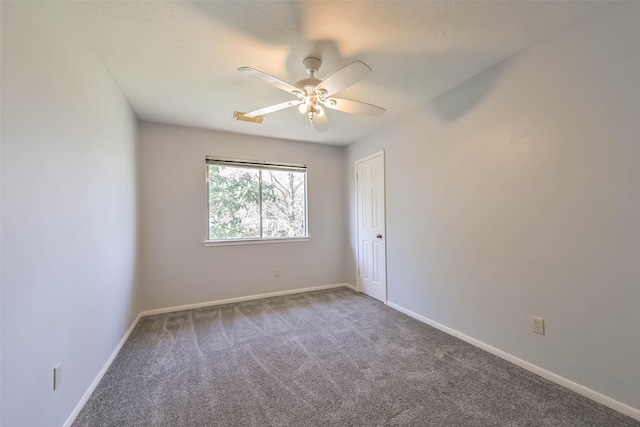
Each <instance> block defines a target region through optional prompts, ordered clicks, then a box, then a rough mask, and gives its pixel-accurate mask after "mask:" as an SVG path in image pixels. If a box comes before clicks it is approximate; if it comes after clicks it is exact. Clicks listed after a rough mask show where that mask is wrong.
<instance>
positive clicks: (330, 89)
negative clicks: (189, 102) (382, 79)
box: [234, 57, 386, 132]
mask: <svg viewBox="0 0 640 427" xmlns="http://www.w3.org/2000/svg"><path fill="white" fill-rule="evenodd" d="M302 65H304V68H305V70H306V71H307V73H309V77H308V78H306V79H302V80H300V81H298V82H297V83H295V84H290V83H287V82H285V81H283V80H280V79H278V78H277V77H274V76H271V75H269V74H267V73H264V72H262V71H259V70H256V69H255V68H251V67H240V68H238V71H240V72H243V73H245V74H249V75H252V76H254V77H257V78H259V79H262V80H264V81H265V82H267V83H269V84H270V85H271V86H273V87H276V88H278V89H280V90H284V91H285V92H289V93H290V94H292V95H293V96H295V97H296V98H297V99H296V100H293V101H286V102H281V103H280V104H275V105H271V106H268V107H264V108H260V109H259V110H255V111H251V112H248V113H244V114H243V117H244V118H256V117H259V116H261V117H263V116H264V115H265V114H269V113H274V112H276V111H280V110H284V109H285V108H290V107H296V106H297V107H298V111H300V112H301V113H303V114H305V115H306V116H307V118H308V119H309V122H310V123H311V126H312V127H313V128H314V129H315V130H316V131H317V132H325V131H327V130H328V129H329V125H328V123H327V114H326V112H325V110H324V108H323V107H326V108H330V109H332V110H338V111H342V112H345V113H350V114H361V115H367V116H371V117H381V116H382V115H383V114H384V113H385V111H386V110H385V109H384V108H382V107H378V106H376V105H372V104H367V103H366V102H360V101H354V100H351V99H343V98H335V97H333V95H334V94H335V93H337V92H340V91H341V90H343V89H346V88H347V87H349V86H351V85H353V84H354V83H357V82H358V81H360V80H361V79H362V78H364V77H365V76H366V75H367V74H369V73H370V72H371V68H370V67H369V66H368V65H367V64H365V63H364V62H362V61H354V62H352V63H350V64H348V65H346V66H344V67H342V68H340V69H339V70H337V71H334V72H333V73H332V74H330V75H329V76H327V78H325V79H324V80H320V79H317V78H316V77H315V74H316V72H318V70H319V69H320V66H321V65H322V61H321V60H320V59H319V58H316V57H307V58H305V59H304V61H302ZM234 117H235V115H234ZM236 118H237V119H238V120H241V119H240V118H238V117H236ZM261 122H262V121H260V123H261Z"/></svg>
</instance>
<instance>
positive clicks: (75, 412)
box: [62, 313, 142, 427]
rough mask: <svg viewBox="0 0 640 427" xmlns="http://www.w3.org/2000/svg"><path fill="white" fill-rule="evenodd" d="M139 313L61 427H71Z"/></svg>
mask: <svg viewBox="0 0 640 427" xmlns="http://www.w3.org/2000/svg"><path fill="white" fill-rule="evenodd" d="M140 314H141V313H139V314H138V316H137V317H136V318H135V320H134V321H133V322H132V323H131V326H129V329H127V332H126V333H125V334H124V336H123V337H122V339H121V340H120V342H119V343H118V345H117V346H116V348H115V349H114V350H113V352H112V353H111V356H109V358H108V359H107V361H106V362H105V364H104V366H103V367H102V369H101V370H100V372H98V375H96V377H95V378H94V380H93V382H92V383H91V384H90V385H89V388H88V389H87V391H86V392H85V393H84V395H83V396H82V399H80V402H78V404H77V405H76V407H75V408H74V409H73V412H72V413H71V415H69V418H67V421H65V422H64V424H63V425H62V427H71V424H73V422H74V421H75V420H76V417H77V416H78V414H79V413H80V411H82V408H84V405H85V404H86V403H87V400H89V398H90V397H91V395H92V394H93V391H94V390H95V389H96V387H97V386H98V384H99V383H100V380H102V377H104V374H106V373H107V370H108V369H109V366H111V364H112V363H113V361H114V360H115V358H116V356H117V355H118V353H120V350H121V349H122V346H123V345H124V343H125V342H127V339H129V335H131V332H133V330H134V329H135V328H136V325H137V324H138V321H139V320H140V318H141V317H142V316H141V315H140Z"/></svg>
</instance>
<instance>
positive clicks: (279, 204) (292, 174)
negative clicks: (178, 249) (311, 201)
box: [207, 158, 307, 242]
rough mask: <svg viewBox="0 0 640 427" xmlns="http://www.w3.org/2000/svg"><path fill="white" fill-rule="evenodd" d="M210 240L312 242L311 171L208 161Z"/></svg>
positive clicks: (233, 161) (290, 166) (266, 165)
mask: <svg viewBox="0 0 640 427" xmlns="http://www.w3.org/2000/svg"><path fill="white" fill-rule="evenodd" d="M207 183H208V190H209V227H208V241H215V242H220V241H242V240H267V239H290V238H301V237H307V194H306V193H307V168H306V166H304V165H286V164H274V163H261V162H251V161H240V160H223V159H214V158H207Z"/></svg>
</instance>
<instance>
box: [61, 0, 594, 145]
mask: <svg viewBox="0 0 640 427" xmlns="http://www.w3.org/2000/svg"><path fill="white" fill-rule="evenodd" d="M601 5H602V3H595V2H568V1H563V2H560V1H550V2H547V1H536V2H523V1H512V2H493V1H492V2H484V1H473V2H426V1H420V2H409V1H400V2H399V1H349V2H333V1H307V2H302V1H280V2H270V1H256V2H251V1H216V2H165V1H150V2H109V1H106V2H70V3H69V7H70V8H71V10H72V11H73V13H74V15H75V16H76V18H77V20H78V24H79V26H80V28H81V31H82V32H83V33H84V35H85V36H86V37H87V39H88V42H89V43H90V45H91V46H92V47H93V48H94V49H95V50H96V51H97V53H98V54H99V55H100V56H101V58H102V60H103V61H104V63H105V64H106V66H107V67H108V68H109V70H110V71H111V73H112V74H113V76H114V78H115V80H116V81H117V83H118V85H119V86H120V88H121V89H122V91H123V92H124V95H125V96H126V97H127V99H128V101H129V103H130V104H131V106H132V107H133V109H134V111H135V112H136V114H137V115H138V117H139V118H140V119H143V120H149V121H156V122H164V123H172V124H179V125H185V126H195V127H202V128H210V129H219V130H226V131H231V132H239V133H246V134H254V135H264V136H270V137H277V138H286V139H294V140H301V141H313V142H323V143H332V144H345V143H349V142H352V141H354V140H356V139H358V138H360V137H362V136H364V135H366V134H369V133H371V132H372V131H374V130H375V129H376V128H377V127H379V126H382V125H384V123H386V122H388V121H389V120H393V119H394V118H396V117H398V116H399V115H402V114H404V113H407V112H409V111H410V110H411V109H412V108H415V107H416V106H419V105H422V104H424V103H426V102H427V101H429V100H430V99H433V98H434V97H435V96H437V95H439V94H441V93H443V92H444V91H446V90H448V89H450V88H452V87H453V86H455V85H457V84H459V83H461V82H462V81H464V80H466V79H468V78H469V77H471V76H473V75H475V74H477V73H478V72H480V71H482V70H484V69H486V68H488V67H489V66H491V65H493V64H495V63H497V62H499V61H501V60H503V59H505V58H507V57H508V56H510V55H512V54H514V53H516V52H518V51H519V50H521V49H523V48H524V47H526V46H528V45H530V44H532V43H534V42H535V41H537V40H540V39H541V38H544V37H545V36H548V35H549V34H551V33H553V32H555V31H558V30H559V29H560V28H562V27H565V26H567V25H569V24H570V23H572V22H574V21H576V20H577V19H580V18H581V17H583V16H584V15H586V14H588V13H590V12H591V11H593V10H595V9H596V8H598V7H600V6H601ZM309 55H314V56H318V57H320V58H322V60H323V64H322V67H321V69H320V71H319V72H318V73H317V77H319V78H323V77H325V76H326V75H328V74H329V73H330V72H332V71H334V70H335V69H337V68H339V67H342V66H344V65H346V64H348V63H349V62H351V61H353V60H356V59H360V60H362V61H364V62H365V63H367V64H368V65H369V66H370V67H371V68H373V72H372V73H370V74H369V75H368V76H367V77H365V78H364V79H363V80H361V81H360V82H359V83H356V84H355V85H353V86H351V87H349V88H347V89H346V90H344V91H343V92H341V93H340V94H339V96H341V97H344V98H350V99H356V100H361V101H365V102H368V103H372V104H376V105H380V106H382V107H385V108H386V109H387V113H386V114H385V116H384V117H382V118H379V119H376V118H366V117H359V116H354V115H350V114H346V113H342V112H338V111H332V110H330V111H328V112H327V117H328V120H329V128H330V129H329V131H328V132H326V133H322V134H318V133H316V132H315V131H314V130H313V129H312V128H311V127H310V125H309V123H308V122H307V121H306V120H305V117H304V115H303V114H301V113H299V112H298V111H297V109H296V108H291V109H288V110H283V111H280V112H276V113H273V114H270V115H268V116H267V117H266V118H265V120H264V123H262V124H254V123H244V122H238V121H235V120H234V118H233V112H234V111H251V110H254V109H257V108H261V107H264V106H267V105H271V104H275V103H279V102H283V101H287V100H291V99H293V97H292V95H290V94H288V93H286V92H283V91H280V90H278V89H275V88H273V87H271V86H269V85H267V84H266V83H264V82H262V81H260V80H258V79H255V78H252V77H250V76H246V75H243V74H242V73H240V72H238V71H236V70H237V68H238V67H240V66H250V67H253V68H257V69H259V70H262V71H264V72H266V73H269V74H272V75H274V76H276V77H278V78H280V79H282V80H285V81H288V82H291V83H294V82H296V81H298V80H300V79H302V78H305V77H306V76H307V74H306V73H305V70H304V67H303V66H302V60H303V58H304V57H306V56H309Z"/></svg>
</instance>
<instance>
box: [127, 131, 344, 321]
mask: <svg viewBox="0 0 640 427" xmlns="http://www.w3.org/2000/svg"><path fill="white" fill-rule="evenodd" d="M248 126H255V125H251V124H249V125H248ZM139 143H140V150H141V153H140V156H141V186H142V194H141V196H142V236H143V239H142V241H143V247H142V254H143V255H142V257H143V258H142V260H143V262H142V265H143V282H144V298H143V299H144V307H145V309H155V308H164V307H171V306H176V305H182V304H191V303H199V302H205V301H211V300H219V299H225V298H232V297H240V296H246V295H255V294H262V293H266V292H274V291H283V290H289V289H297V288H304V287H309V286H319V285H328V284H334V283H341V282H343V281H344V243H343V242H344V238H345V237H344V236H345V235H346V234H347V231H346V219H345V217H344V212H345V197H344V193H345V190H344V182H345V178H344V148H342V147H334V146H327V145H318V144H308V143H302V142H292V141H283V140H276V139H269V138H260V137H255V136H247V135H239V134H232V133H224V132H216V131H210V130H201V129H194V128H186V127H180V126H171V125H161V124H156V123H148V122H141V124H140V129H139ZM206 156H220V157H228V158H235V159H249V160H268V161H274V162H284V163H298V164H300V163H301V164H306V165H307V166H308V172H307V183H308V204H309V233H310V235H311V241H309V242H296V243H275V244H259V245H242V246H224V247H220V246H219V247H203V245H202V241H203V240H204V239H205V238H206V230H207V221H208V220H207V188H206V182H205V176H206V175H205V172H206V169H205V163H204V161H205V157H206ZM276 267H277V268H279V269H280V277H274V275H273V272H274V269H275V268H276Z"/></svg>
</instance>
